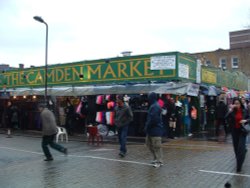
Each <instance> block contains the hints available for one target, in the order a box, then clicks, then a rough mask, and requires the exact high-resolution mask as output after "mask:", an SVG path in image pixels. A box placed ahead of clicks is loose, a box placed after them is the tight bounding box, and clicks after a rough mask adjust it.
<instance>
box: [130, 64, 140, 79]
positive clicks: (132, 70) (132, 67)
mask: <svg viewBox="0 0 250 188" xmlns="http://www.w3.org/2000/svg"><path fill="white" fill-rule="evenodd" d="M139 64H140V61H138V62H137V63H135V64H134V62H133V61H130V76H131V77H132V76H134V73H137V75H138V76H142V74H141V73H140V72H139V70H138V65H139Z"/></svg>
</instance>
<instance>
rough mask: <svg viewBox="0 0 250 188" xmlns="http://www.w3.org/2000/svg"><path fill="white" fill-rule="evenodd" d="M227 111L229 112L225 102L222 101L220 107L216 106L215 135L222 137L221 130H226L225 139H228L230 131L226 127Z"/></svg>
mask: <svg viewBox="0 0 250 188" xmlns="http://www.w3.org/2000/svg"><path fill="white" fill-rule="evenodd" d="M227 111H228V108H227V105H226V104H225V103H224V100H223V99H221V100H220V101H219V103H218V105H217V106H216V110H215V117H216V130H215V135H216V136H217V137H219V136H221V131H220V130H222V129H224V131H225V138H226V137H227V133H228V130H227V125H226V120H225V116H226V114H227Z"/></svg>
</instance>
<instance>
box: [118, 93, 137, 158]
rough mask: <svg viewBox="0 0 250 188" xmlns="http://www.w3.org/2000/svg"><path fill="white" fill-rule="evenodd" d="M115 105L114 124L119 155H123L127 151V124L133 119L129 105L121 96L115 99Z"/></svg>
mask: <svg viewBox="0 0 250 188" xmlns="http://www.w3.org/2000/svg"><path fill="white" fill-rule="evenodd" d="M116 101H117V106H116V107H115V125H116V127H117V130H118V138H119V143H120V153H119V155H120V157H125V155H126V153H127V148H126V142H127V134H128V126H129V124H130V122H131V121H132V120H133V113H132V110H131V108H130V107H129V106H127V105H126V104H125V103H124V100H123V96H121V95H119V96H118V97H117V99H116Z"/></svg>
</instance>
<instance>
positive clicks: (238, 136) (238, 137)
mask: <svg viewBox="0 0 250 188" xmlns="http://www.w3.org/2000/svg"><path fill="white" fill-rule="evenodd" d="M226 119H227V121H228V124H229V126H230V127H231V130H232V140H233V147H234V153H235V157H236V163H237V172H241V168H242V164H243V162H244V160H245V156H246V152H247V149H246V137H247V133H245V132H243V131H242V124H243V123H246V122H249V121H250V119H248V113H247V110H246V109H245V108H244V105H243V104H242V102H241V100H240V99H238V98H235V99H234V100H233V104H232V105H231V106H230V108H229V112H228V113H227V115H226Z"/></svg>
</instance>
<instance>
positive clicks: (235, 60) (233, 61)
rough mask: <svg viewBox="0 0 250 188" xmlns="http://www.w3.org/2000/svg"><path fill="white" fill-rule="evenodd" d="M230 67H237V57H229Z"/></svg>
mask: <svg viewBox="0 0 250 188" xmlns="http://www.w3.org/2000/svg"><path fill="white" fill-rule="evenodd" d="M231 63H232V68H233V69H237V68H239V59H238V57H232V58H231Z"/></svg>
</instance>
